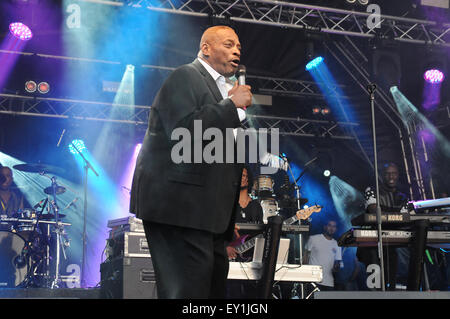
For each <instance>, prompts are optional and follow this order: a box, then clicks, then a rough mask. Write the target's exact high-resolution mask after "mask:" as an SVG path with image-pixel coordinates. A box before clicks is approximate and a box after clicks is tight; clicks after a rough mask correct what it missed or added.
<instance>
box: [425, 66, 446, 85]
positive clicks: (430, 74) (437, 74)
mask: <svg viewBox="0 0 450 319" xmlns="http://www.w3.org/2000/svg"><path fill="white" fill-rule="evenodd" d="M423 78H424V79H425V81H427V82H428V83H431V84H439V83H442V82H443V81H444V79H445V76H444V73H443V72H442V71H440V70H436V69H433V70H427V71H426V72H425V73H424V75H423Z"/></svg>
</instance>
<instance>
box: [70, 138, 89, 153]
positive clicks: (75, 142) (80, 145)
mask: <svg viewBox="0 0 450 319" xmlns="http://www.w3.org/2000/svg"><path fill="white" fill-rule="evenodd" d="M73 145H75V147H76V148H75V147H74V146H73ZM77 149H78V151H80V153H83V152H84V150H85V149H86V145H84V141H83V140H73V141H72V143H70V144H69V151H70V153H72V154H78V151H77Z"/></svg>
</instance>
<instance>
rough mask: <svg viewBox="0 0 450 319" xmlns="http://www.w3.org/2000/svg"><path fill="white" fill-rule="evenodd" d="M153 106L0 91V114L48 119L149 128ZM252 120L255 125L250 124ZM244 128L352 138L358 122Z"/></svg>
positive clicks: (273, 122)
mask: <svg viewBox="0 0 450 319" xmlns="http://www.w3.org/2000/svg"><path fill="white" fill-rule="evenodd" d="M113 107H115V108H116V107H121V108H130V107H132V108H134V110H135V112H134V114H131V115H130V114H128V113H129V112H116V113H117V114H118V115H116V117H114V118H111V115H110V114H112V113H111V108H113ZM150 108H151V107H150V106H143V105H120V104H112V103H105V102H93V101H82V100H70V99H55V98H33V97H29V96H21V95H13V94H0V114H10V115H27V116H38V117H48V118H60V119H74V120H89V121H101V122H115V123H122V124H133V125H136V126H143V127H146V126H147V124H148V115H149V111H150ZM250 122H251V123H252V125H251V126H250ZM243 126H244V128H250V127H254V128H267V129H268V132H269V133H270V131H271V130H272V129H273V128H278V129H279V133H280V135H289V136H303V137H329V138H335V139H347V140H351V139H353V138H354V137H353V136H352V135H351V134H350V133H349V132H350V129H351V128H353V127H356V126H358V124H357V123H349V122H333V121H325V120H311V119H304V118H288V117H284V118H283V117H274V116H262V115H248V116H247V120H246V121H245V122H244V123H243Z"/></svg>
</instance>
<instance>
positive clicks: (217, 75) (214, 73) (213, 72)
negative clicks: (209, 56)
mask: <svg viewBox="0 0 450 319" xmlns="http://www.w3.org/2000/svg"><path fill="white" fill-rule="evenodd" d="M198 60H199V61H200V63H201V64H202V65H203V66H204V67H205V69H206V71H208V73H209V74H210V75H211V77H212V78H213V80H214V81H217V79H218V78H220V77H221V76H222V77H223V78H225V77H224V76H223V75H221V74H220V73H219V72H217V71H216V70H214V69H213V68H212V66H210V65H209V64H208V63H206V61H204V60H203V59H202V58H200V57H199V58H198Z"/></svg>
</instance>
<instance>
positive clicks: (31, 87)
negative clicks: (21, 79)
mask: <svg viewBox="0 0 450 319" xmlns="http://www.w3.org/2000/svg"><path fill="white" fill-rule="evenodd" d="M36 88H37V84H36V82H34V81H27V82H25V91H27V92H28V93H34V92H36Z"/></svg>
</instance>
